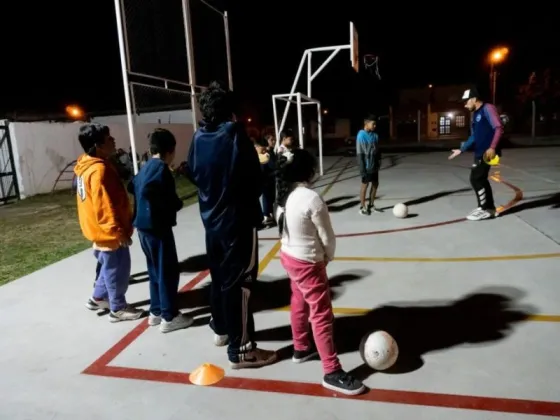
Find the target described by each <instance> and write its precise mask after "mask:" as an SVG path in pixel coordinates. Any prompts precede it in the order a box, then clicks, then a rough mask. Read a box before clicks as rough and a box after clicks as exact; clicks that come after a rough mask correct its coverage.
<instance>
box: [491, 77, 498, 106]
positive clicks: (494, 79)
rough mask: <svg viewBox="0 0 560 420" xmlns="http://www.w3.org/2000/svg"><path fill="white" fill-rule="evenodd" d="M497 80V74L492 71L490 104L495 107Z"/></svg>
mask: <svg viewBox="0 0 560 420" xmlns="http://www.w3.org/2000/svg"><path fill="white" fill-rule="evenodd" d="M497 78H498V72H497V71H496V70H494V76H493V77H492V103H493V104H494V105H496V79H497Z"/></svg>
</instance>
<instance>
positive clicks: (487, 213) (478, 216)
mask: <svg viewBox="0 0 560 420" xmlns="http://www.w3.org/2000/svg"><path fill="white" fill-rule="evenodd" d="M495 213H496V212H495V211H493V210H482V209H481V210H478V211H475V212H473V213H471V214H469V215H468V216H467V220H471V221H478V220H486V219H492V218H494V216H495Z"/></svg>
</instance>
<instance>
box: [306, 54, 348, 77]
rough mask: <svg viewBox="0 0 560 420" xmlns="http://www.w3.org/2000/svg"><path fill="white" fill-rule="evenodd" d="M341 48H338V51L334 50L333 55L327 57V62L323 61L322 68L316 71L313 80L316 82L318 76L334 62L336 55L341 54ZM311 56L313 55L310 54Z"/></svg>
mask: <svg viewBox="0 0 560 420" xmlns="http://www.w3.org/2000/svg"><path fill="white" fill-rule="evenodd" d="M340 50H341V49H340V48H337V49H336V50H334V51H333V52H332V53H331V55H329V56H328V57H327V59H326V60H325V61H323V64H321V66H320V67H319V68H318V69H317V70H316V71H315V73H313V75H312V76H311V80H312V81H313V80H315V78H316V77H317V76H319V73H321V72H322V71H323V69H324V68H325V67H327V65H328V64H329V63H330V62H331V61H332V60H333V58H335V57H336V55H337V54H338V53H339V52H340ZM309 55H311V53H309Z"/></svg>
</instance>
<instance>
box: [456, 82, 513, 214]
mask: <svg viewBox="0 0 560 420" xmlns="http://www.w3.org/2000/svg"><path fill="white" fill-rule="evenodd" d="M463 100H464V101H465V108H467V109H468V110H469V111H471V112H472V113H473V114H472V126H471V135H470V137H469V138H468V140H467V141H466V142H465V143H463V145H462V146H461V148H460V149H456V150H453V153H452V154H451V156H449V159H454V158H455V157H457V156H459V155H460V154H461V153H463V152H466V151H467V150H468V149H470V148H471V147H472V148H473V150H474V163H473V166H472V170H471V176H470V181H471V185H472V187H473V189H474V191H475V193H476V199H477V201H478V207H477V208H476V209H474V210H473V211H472V212H470V213H469V214H468V215H467V219H468V220H484V219H491V218H493V217H496V216H497V215H498V214H497V213H496V205H495V204H494V196H493V194H492V187H491V186H490V181H488V175H489V173H490V165H488V163H487V161H490V160H492V159H494V157H496V154H497V153H498V154H499V152H497V150H499V149H498V148H499V143H500V139H501V138H502V135H503V134H504V127H503V125H502V121H501V120H500V116H499V115H498V111H497V110H496V107H495V106H494V105H492V104H489V103H485V102H483V101H482V100H481V99H480V96H479V94H478V92H477V91H476V89H468V90H466V91H465V92H464V93H463Z"/></svg>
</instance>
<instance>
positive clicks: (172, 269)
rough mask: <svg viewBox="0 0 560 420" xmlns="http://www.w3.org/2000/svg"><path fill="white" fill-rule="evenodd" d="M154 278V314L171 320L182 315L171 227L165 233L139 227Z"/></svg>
mask: <svg viewBox="0 0 560 420" xmlns="http://www.w3.org/2000/svg"><path fill="white" fill-rule="evenodd" d="M138 237H139V238H140V245H141V246H142V251H144V255H146V265H147V267H148V276H149V277H150V313H151V314H152V315H156V316H161V317H162V318H163V319H165V320H166V321H171V320H172V319H173V318H175V317H176V316H177V315H178V314H179V308H178V302H177V300H178V296H179V295H178V292H179V291H178V289H179V276H180V270H179V259H178V257H177V249H176V247H175V237H174V236H173V231H172V230H171V229H169V230H166V231H165V232H157V233H156V232H149V231H144V230H138Z"/></svg>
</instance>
